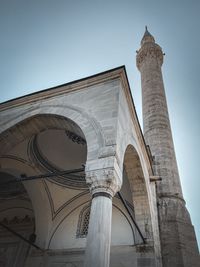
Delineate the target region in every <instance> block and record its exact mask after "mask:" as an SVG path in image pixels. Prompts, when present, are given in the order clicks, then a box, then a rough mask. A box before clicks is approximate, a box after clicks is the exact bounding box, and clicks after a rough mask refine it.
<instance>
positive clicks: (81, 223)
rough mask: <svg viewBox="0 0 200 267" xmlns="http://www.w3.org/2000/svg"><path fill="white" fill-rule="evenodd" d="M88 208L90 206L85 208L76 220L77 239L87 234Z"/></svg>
mask: <svg viewBox="0 0 200 267" xmlns="http://www.w3.org/2000/svg"><path fill="white" fill-rule="evenodd" d="M90 207H91V205H90V204H89V205H87V206H85V207H84V208H83V209H82V210H81V212H80V215H79V220H78V227H77V232H76V237H77V238H84V237H86V236H87V234H88V226H89V220H90Z"/></svg>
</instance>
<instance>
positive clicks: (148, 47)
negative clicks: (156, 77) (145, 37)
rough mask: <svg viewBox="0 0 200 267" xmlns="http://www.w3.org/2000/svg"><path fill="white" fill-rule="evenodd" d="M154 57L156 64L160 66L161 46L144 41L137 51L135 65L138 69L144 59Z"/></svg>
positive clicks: (161, 61)
mask: <svg viewBox="0 0 200 267" xmlns="http://www.w3.org/2000/svg"><path fill="white" fill-rule="evenodd" d="M149 59H156V60H157V62H158V64H159V65H160V66H162V64H163V52H162V48H161V47H160V46H159V45H157V44H155V43H146V44H144V45H143V46H142V47H141V48H140V50H139V51H138V52H137V57H136V62H137V67H138V69H139V70H140V68H141V66H142V65H143V63H144V62H146V60H148V61H149Z"/></svg>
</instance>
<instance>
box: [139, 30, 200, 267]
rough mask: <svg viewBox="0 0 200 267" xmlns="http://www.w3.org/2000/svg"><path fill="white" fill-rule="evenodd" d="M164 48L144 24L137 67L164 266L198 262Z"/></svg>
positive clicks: (183, 265)
mask: <svg viewBox="0 0 200 267" xmlns="http://www.w3.org/2000/svg"><path fill="white" fill-rule="evenodd" d="M162 64H163V52H162V48H161V47H160V46H159V45H158V44H156V43H155V39H154V37H153V36H152V35H151V34H150V33H149V31H148V29H147V27H145V33H144V35H143V38H142V41H141V48H140V50H139V51H138V53H137V67H138V69H139V71H140V72H141V82H142V109H143V126H144V138H145V141H146V144H147V145H149V146H150V149H151V153H152V155H153V157H154V159H155V160H154V166H153V168H154V172H155V175H157V176H159V177H160V178H161V179H162V181H161V182H157V197H158V205H159V206H158V211H159V224H160V236H161V249H162V256H163V267H172V266H173V267H178V266H182V267H186V266H187V267H189V266H193V267H194V266H195V267H197V266H198V247H197V242H196V238H195V233H194V229H193V226H192V224H191V221H190V216H189V214H188V211H187V209H186V207H185V201H184V199H183V194H182V189H181V184H180V179H179V174H178V167H177V163H176V156H175V150H174V145H173V139H172V133H171V126H170V120H169V115H168V108H167V101H166V96H165V89H164V83H163V78H162V71H161V66H162Z"/></svg>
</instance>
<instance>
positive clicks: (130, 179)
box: [121, 145, 152, 244]
mask: <svg viewBox="0 0 200 267" xmlns="http://www.w3.org/2000/svg"><path fill="white" fill-rule="evenodd" d="M121 193H122V195H123V196H124V199H125V201H127V202H131V203H132V205H133V209H132V214H133V217H134V221H135V224H137V227H135V228H134V229H135V231H134V233H135V244H141V243H144V239H145V240H146V241H147V240H149V239H151V235H152V226H151V216H150V206H149V200H148V194H147V187H146V183H145V177H144V173H143V170H142V165H141V161H140V158H139V155H138V153H137V151H136V149H135V148H134V147H133V146H132V145H128V146H127V148H126V151H125V155H124V171H123V185H122V189H121ZM138 228H139V229H138ZM140 232H141V233H140ZM143 238H144V239H143Z"/></svg>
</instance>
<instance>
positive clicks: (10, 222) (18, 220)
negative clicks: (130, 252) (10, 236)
mask: <svg viewBox="0 0 200 267" xmlns="http://www.w3.org/2000/svg"><path fill="white" fill-rule="evenodd" d="M34 221H35V220H34V218H33V217H30V216H29V215H25V216H24V217H23V218H20V217H18V216H14V217H13V218H11V219H9V220H8V219H7V218H3V220H1V221H0V222H1V223H3V224H4V225H19V224H34Z"/></svg>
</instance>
